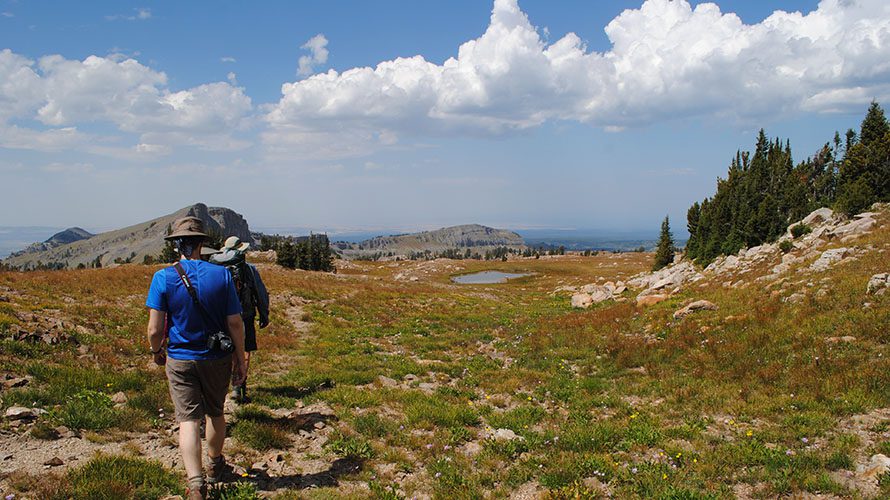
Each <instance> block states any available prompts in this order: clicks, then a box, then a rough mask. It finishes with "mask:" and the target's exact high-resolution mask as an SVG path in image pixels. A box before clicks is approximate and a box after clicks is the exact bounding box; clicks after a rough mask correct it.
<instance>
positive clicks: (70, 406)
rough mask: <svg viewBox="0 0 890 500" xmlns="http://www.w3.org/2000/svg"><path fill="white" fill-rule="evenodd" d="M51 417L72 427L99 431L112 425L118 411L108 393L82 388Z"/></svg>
mask: <svg viewBox="0 0 890 500" xmlns="http://www.w3.org/2000/svg"><path fill="white" fill-rule="evenodd" d="M52 417H53V418H54V419H55V420H57V421H58V422H59V423H60V424H62V425H65V426H67V427H70V428H72V429H86V430H91V431H99V430H102V429H107V428H109V427H111V426H113V425H114V424H115V423H116V421H117V417H118V413H117V410H115V408H114V403H113V402H112V401H111V398H110V397H108V394H105V393H104V392H99V391H94V390H90V389H84V390H81V391H80V392H77V393H76V394H74V395H72V396H70V397H69V398H68V399H67V400H66V401H65V404H63V405H62V406H61V407H60V408H58V409H56V410H54V411H53V412H52Z"/></svg>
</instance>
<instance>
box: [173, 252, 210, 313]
mask: <svg viewBox="0 0 890 500" xmlns="http://www.w3.org/2000/svg"><path fill="white" fill-rule="evenodd" d="M173 269H176V273H177V274H178V275H179V279H180V280H182V284H183V285H185V289H186V290H188V292H189V295H190V296H191V297H192V302H194V303H195V305H196V306H198V307H200V308H201V311H202V312H203V311H204V308H203V307H201V301H200V300H198V293H197V292H196V291H195V287H193V286H192V282H191V280H190V279H189V275H188V274H186V272H185V269H183V268H182V264H180V263H179V262H177V263H176V264H173Z"/></svg>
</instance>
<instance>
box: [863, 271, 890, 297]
mask: <svg viewBox="0 0 890 500" xmlns="http://www.w3.org/2000/svg"><path fill="white" fill-rule="evenodd" d="M888 287H890V273H880V274H875V275H873V276H872V277H871V278H869V279H868V285H867V286H866V290H865V291H866V293H868V294H871V295H881V294H883V293H884V292H885V291H886V290H887V288H888Z"/></svg>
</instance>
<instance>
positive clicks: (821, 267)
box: [810, 247, 852, 271]
mask: <svg viewBox="0 0 890 500" xmlns="http://www.w3.org/2000/svg"><path fill="white" fill-rule="evenodd" d="M851 253H852V251H851V250H850V249H849V248H845V247H841V248H832V249H830V250H826V251H824V252H822V255H820V256H819V258H818V259H816V262H813V263H812V264H810V270H811V271H825V270H827V269H828V268H829V267H831V266H833V265H834V264H837V263H838V262H840V261H842V260H843V259H844V258H846V257H847V256H849V255H850V254H851Z"/></svg>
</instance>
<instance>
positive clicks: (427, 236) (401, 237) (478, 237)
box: [331, 224, 525, 259]
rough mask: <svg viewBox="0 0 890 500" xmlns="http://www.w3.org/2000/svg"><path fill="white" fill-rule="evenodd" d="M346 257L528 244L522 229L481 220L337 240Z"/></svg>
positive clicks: (481, 249) (481, 251)
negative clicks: (361, 239)
mask: <svg viewBox="0 0 890 500" xmlns="http://www.w3.org/2000/svg"><path fill="white" fill-rule="evenodd" d="M331 246H332V247H333V248H334V249H335V250H336V251H338V252H339V253H340V254H341V255H342V256H343V257H344V258H350V259H357V258H362V257H369V256H372V255H374V254H377V255H379V254H387V255H390V256H392V257H396V256H407V255H409V254H411V253H423V252H431V253H435V252H441V251H445V250H453V249H458V250H472V251H474V252H479V253H484V252H485V251H486V250H491V249H494V248H497V247H507V248H513V249H523V248H525V241H524V240H523V239H522V236H520V235H519V234H518V233H515V232H513V231H509V230H507V229H497V228H492V227H488V226H483V225H481V224H461V225H457V226H448V227H443V228H440V229H435V230H432V231H420V232H417V233H406V234H395V235H389V236H375V237H373V238H369V239H366V240H364V241H362V242H359V243H349V242H344V241H337V242H334V243H332V245H331Z"/></svg>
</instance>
